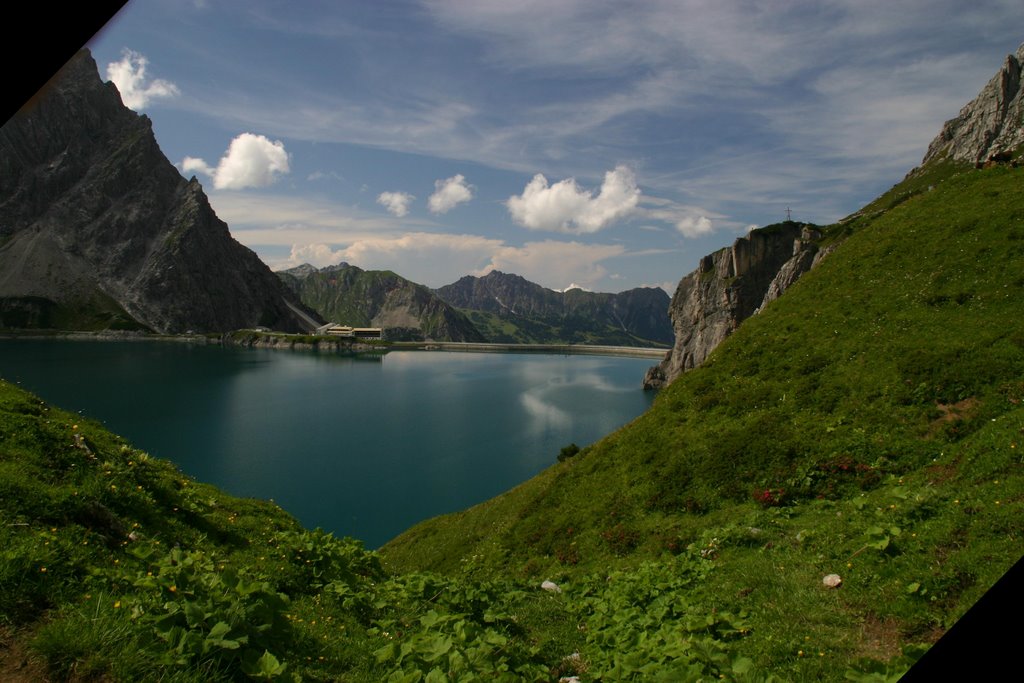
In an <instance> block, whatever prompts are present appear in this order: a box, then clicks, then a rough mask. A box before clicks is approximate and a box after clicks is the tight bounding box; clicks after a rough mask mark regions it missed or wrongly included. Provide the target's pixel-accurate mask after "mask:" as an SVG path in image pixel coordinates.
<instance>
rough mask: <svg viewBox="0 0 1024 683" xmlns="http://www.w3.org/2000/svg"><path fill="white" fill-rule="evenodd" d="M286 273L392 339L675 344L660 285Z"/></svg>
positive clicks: (334, 308) (317, 299) (341, 270)
mask: <svg viewBox="0 0 1024 683" xmlns="http://www.w3.org/2000/svg"><path fill="white" fill-rule="evenodd" d="M278 276H279V277H280V278H281V279H282V281H284V282H285V284H287V285H288V286H289V288H291V290H292V291H293V292H295V293H296V294H297V295H298V296H299V297H300V298H301V300H302V302H303V303H304V304H305V305H306V306H308V307H310V308H312V309H314V310H316V311H317V312H318V313H319V314H320V315H321V316H322V317H324V318H326V319H328V320H332V321H335V322H340V323H344V324H348V325H372V326H375V327H383V328H385V336H386V338H388V339H391V340H435V341H476V342H495V343H514V344H516V343H517V344H556V343H557V344H611V345H616V346H657V345H665V346H668V345H669V344H671V343H672V327H671V323H670V321H669V318H668V304H669V297H668V294H666V293H665V292H664V291H663V290H661V289H658V288H653V287H641V288H637V289H631V290H629V291H626V292H621V293H619V294H606V293H596V292H587V291H584V290H582V289H570V290H568V291H566V292H556V291H554V290H551V289H546V288H544V287H541V286H540V285H538V284H535V283H533V282H530V281H528V280H526V279H525V278H522V277H520V276H518V275H509V274H505V273H500V272H497V271H494V272H491V273H489V274H487V275H486V276H484V277H473V276H469V275H467V276H466V277H463V278H461V279H460V280H459V281H458V282H455V283H453V284H450V285H446V286H444V287H441V288H440V289H437V290H431V289H429V288H427V287H425V286H423V285H419V284H416V283H414V282H411V281H409V280H406V279H405V278H403V277H401V276H399V275H396V274H395V273H392V272H391V271H380V270H362V269H361V268H357V267H355V266H351V265H349V264H347V263H339V264H338V265H336V266H328V267H326V268H319V269H318V268H315V267H313V266H311V265H309V264H303V265H301V266H298V267H295V268H291V269H288V270H284V271H279V272H278Z"/></svg>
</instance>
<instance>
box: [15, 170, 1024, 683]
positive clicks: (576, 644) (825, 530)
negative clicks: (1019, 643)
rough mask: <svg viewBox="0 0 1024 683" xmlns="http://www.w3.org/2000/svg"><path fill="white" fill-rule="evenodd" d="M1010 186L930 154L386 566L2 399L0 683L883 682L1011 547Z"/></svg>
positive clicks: (1021, 445)
mask: <svg viewBox="0 0 1024 683" xmlns="http://www.w3.org/2000/svg"><path fill="white" fill-rule="evenodd" d="M928 174H931V176H930V177H925V176H928ZM1021 180H1022V171H1020V170H1014V169H1008V168H1001V169H990V170H985V171H978V172H975V171H970V172H960V173H957V170H956V169H955V168H952V167H949V168H938V167H936V168H933V169H930V170H927V169H926V171H925V172H924V173H923V174H922V175H919V176H917V177H915V178H914V179H913V180H912V181H908V183H910V184H905V185H903V186H901V187H897V188H894V190H893V192H891V193H889V194H888V195H887V196H886V197H883V198H881V199H880V200H879V202H876V206H874V207H872V208H871V210H870V211H865V212H864V213H863V215H862V216H861V217H859V218H857V219H855V220H853V221H851V222H848V223H846V224H845V225H840V226H835V227H834V228H832V229H831V232H832V234H831V236H830V237H829V239H843V240H844V241H843V244H842V245H841V246H840V247H839V248H838V249H837V250H836V251H835V252H834V253H833V254H832V255H831V256H830V257H829V258H828V259H827V260H826V261H824V262H823V263H822V264H821V266H820V267H819V268H818V269H816V270H815V271H812V272H811V273H810V274H808V275H806V276H805V277H804V279H802V280H801V281H800V282H799V283H798V284H797V285H796V286H794V287H793V288H792V289H791V290H790V291H789V292H788V293H787V294H786V295H785V296H784V297H782V298H781V299H779V300H778V301H776V302H775V303H773V304H772V305H771V306H770V307H768V308H767V309H766V310H765V311H764V312H762V313H761V314H759V315H758V316H755V317H754V318H751V319H750V320H748V321H747V322H745V323H744V325H743V326H742V328H741V329H740V330H739V331H737V332H736V333H735V334H734V335H733V336H732V337H730V339H729V340H727V342H725V343H724V344H723V345H722V347H721V348H720V349H719V350H717V351H716V352H715V354H713V356H712V357H711V359H710V360H709V362H708V363H707V364H706V365H705V366H704V367H702V368H700V369H699V370H696V371H694V372H691V373H688V374H686V375H684V376H683V377H682V378H680V379H679V380H677V381H676V382H675V383H674V384H673V385H672V386H671V387H669V388H668V389H666V390H664V391H663V392H662V393H661V395H660V396H659V397H658V399H657V401H656V402H655V405H654V407H653V408H652V410H650V411H649V412H648V413H647V414H645V415H643V416H641V417H640V418H638V419H637V420H635V421H634V422H633V423H632V424H630V425H628V426H627V427H625V428H624V429H622V430H620V431H618V432H616V433H615V434H613V435H611V436H609V437H607V438H606V439H604V440H602V441H601V442H599V443H597V444H594V445H591V446H589V447H587V448H584V449H583V450H582V451H581V452H579V453H578V454H576V455H575V456H573V457H571V458H568V459H566V460H565V461H564V462H562V463H558V464H556V465H554V466H552V467H551V468H550V469H548V470H547V471H545V472H544V473H542V474H541V475H540V476H538V477H536V478H535V479H533V480H530V481H529V482H526V483H524V484H523V485H521V486H519V487H517V488H516V489H514V490H512V491H510V492H508V493H506V494H504V495H503V496H499V497H498V498H496V499H494V500H492V501H490V502H488V503H485V504H483V505H480V506H477V507H475V508H473V509H471V510H468V511H466V512H463V513H461V514H457V515H449V516H446V517H441V518H438V519H435V520H431V521H429V522H426V523H423V524H421V525H419V526H417V527H415V528H413V529H412V530H410V531H409V532H407V533H406V534H404V535H403V536H401V537H399V538H398V539H396V540H395V541H393V542H392V543H390V544H389V545H388V546H386V547H385V549H384V550H383V552H382V553H381V554H377V553H371V552H367V551H365V550H363V549H362V547H361V545H360V544H359V543H358V542H357V541H352V540H350V539H337V538H334V537H332V536H330V535H328V534H325V533H323V532H321V531H308V530H304V529H302V528H300V527H299V526H298V524H297V523H296V522H295V521H294V520H293V519H292V518H291V517H289V516H288V515H287V514H286V513H285V512H283V511H282V510H280V509H279V508H277V507H276V506H275V505H273V504H271V503H265V502H260V501H253V500H241V499H237V498H233V497H231V496H227V495H225V494H223V493H222V492H220V491H218V490H216V489H214V488H213V487H210V486H206V485H203V484H200V483H197V482H194V481H192V480H190V479H188V478H187V477H185V476H183V475H181V473H180V472H178V471H177V470H176V469H175V468H174V467H173V466H171V465H169V464H167V463H164V462H161V461H158V460H156V459H153V458H150V457H149V456H147V455H146V454H145V453H142V452H140V451H138V450H137V449H135V448H133V447H132V446H131V445H130V444H128V443H126V442H125V441H124V440H123V439H121V438H119V437H117V436H115V435H113V434H110V433H109V432H107V431H106V430H104V429H103V428H102V427H101V426H100V425H98V424H96V423H93V422H90V421H88V420H83V419H82V418H81V416H78V415H75V414H71V413H66V412H63V411H60V410H59V409H57V408H54V407H51V406H49V405H47V404H45V403H44V402H42V401H41V400H40V399H38V398H36V397H33V396H31V395H29V394H27V393H25V392H23V391H21V390H19V389H18V388H16V387H14V386H11V385H9V384H5V383H2V382H0V679H4V680H6V679H13V680H75V681H83V680H112V681H139V680H141V681H148V680H160V681H231V680H249V679H253V678H255V679H264V680H312V681H381V680H387V681H410V682H412V681H449V680H457V681H483V680H486V681H521V680H527V681H552V680H558V679H559V678H560V677H563V676H564V677H569V676H577V677H578V678H579V680H580V681H599V680H600V681H620V680H637V681H640V680H643V681H648V680H665V681H709V680H732V681H771V680H776V681H779V680H837V679H844V678H845V679H847V680H854V681H880V680H893V677H894V676H895V675H897V674H898V673H899V672H901V671H903V670H904V669H905V668H906V667H907V666H908V665H909V663H910V661H911V660H912V659H913V658H914V657H915V656H917V655H918V654H919V653H920V652H921V648H922V647H927V646H928V645H929V644H930V643H932V642H934V641H935V640H936V638H938V637H939V635H940V634H941V633H943V632H944V631H945V630H946V629H947V628H949V626H950V625H951V624H952V623H953V622H954V621H955V620H956V619H957V618H958V617H959V616H961V615H962V614H963V613H964V612H965V610H966V609H967V608H968V607H969V606H970V605H971V604H973V603H974V602H975V601H976V600H977V599H978V598H979V596H981V595H982V594H983V593H984V591H985V590H986V588H987V587H988V586H990V585H991V584H992V583H993V582H994V581H995V580H996V579H997V578H998V577H999V576H1000V574H1001V573H1002V572H1004V571H1005V570H1006V569H1007V568H1008V567H1009V566H1010V565H1011V564H1012V563H1013V562H1014V561H1015V560H1016V559H1017V558H1018V557H1020V556H1021V554H1022V552H1024V523H1022V521H1021V520H1022V519H1024V514H1022V513H1024V476H1022V467H1024V458H1022V449H1024V405H1022V403H1021V402H1022V401H1024V310H1022V309H1024V275H1022V269H1021V267H1020V266H1021V264H1022V262H1024V194H1022V187H1024V186H1022V184H1021ZM929 187H934V189H931V190H929V189H928V188H929ZM555 455H556V454H552V460H554V459H555ZM832 573H835V574H838V575H839V576H841V580H842V585H841V586H840V587H838V588H829V587H826V586H825V585H824V584H823V582H822V578H823V577H824V576H825V575H828V574H832ZM543 580H551V581H554V582H556V583H557V586H558V588H557V590H555V589H554V587H551V586H549V588H552V590H545V589H543V588H542V586H541V582H542V581H543ZM919 646H920V647H919ZM990 659H991V660H992V661H996V658H990Z"/></svg>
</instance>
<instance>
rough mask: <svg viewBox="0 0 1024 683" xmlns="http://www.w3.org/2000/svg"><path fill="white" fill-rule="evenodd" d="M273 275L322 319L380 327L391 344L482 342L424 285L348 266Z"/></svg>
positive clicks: (298, 268) (460, 316) (466, 321)
mask: <svg viewBox="0 0 1024 683" xmlns="http://www.w3.org/2000/svg"><path fill="white" fill-rule="evenodd" d="M277 275H278V277H280V278H281V280H282V281H283V282H284V283H285V284H287V285H288V287H289V288H290V289H291V290H292V291H293V292H295V293H296V294H297V295H298V296H299V297H300V298H301V300H302V302H303V303H304V304H305V305H307V306H309V307H310V308H312V309H314V310H316V311H317V312H318V313H319V314H320V315H321V316H323V317H324V318H325V319H327V320H331V321H333V322H337V323H341V324H343V325H352V326H355V327H363V326H372V327H381V328H383V329H384V337H385V339H389V340H391V341H456V342H483V341H486V339H484V336H483V335H482V334H481V333H480V332H479V331H478V330H477V329H476V327H474V326H473V323H472V322H470V321H469V319H467V318H466V316H465V315H464V314H462V313H460V312H459V311H457V310H456V309H455V308H453V307H452V306H450V305H448V304H447V303H445V302H444V301H442V300H441V299H440V298H439V297H438V296H437V295H436V294H434V292H433V291H431V290H430V289H429V288H428V287H425V286H423V285H419V284H416V283H415V282H411V281H409V280H406V279H405V278H403V277H400V276H398V275H396V274H395V273H392V272H391V271H386V270H363V269H362V268H357V267H355V266H350V265H348V264H347V263H339V264H338V265H336V266H327V267H326V268H320V269H317V268H314V267H313V266H311V265H309V264H308V263H304V264H302V265H301V266H296V267H295V268H290V269H288V270H283V271H280V272H278V273H277Z"/></svg>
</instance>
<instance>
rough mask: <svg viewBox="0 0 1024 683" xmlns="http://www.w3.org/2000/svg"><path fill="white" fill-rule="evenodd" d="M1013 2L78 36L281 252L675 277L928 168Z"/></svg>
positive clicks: (165, 144)
mask: <svg viewBox="0 0 1024 683" xmlns="http://www.w3.org/2000/svg"><path fill="white" fill-rule="evenodd" d="M1020 9H1021V8H1020V0H974V1H972V2H970V3H966V2H963V1H962V0H827V1H824V2H804V1H801V0H778V1H774V0H762V1H760V2H752V1H739V0H642V1H641V0H634V1H629V0H618V1H616V2H607V1H604V0H521V1H519V2H513V1H512V0H473V1H470V0H418V1H414V0H379V1H376V2H369V1H363V0H359V1H356V0H348V1H334V2H329V1H324V2H312V1H305V0H295V1H280V2H278V1H275V2H271V1H267V0H202V1H200V0H196V1H194V2H190V1H188V0H130V1H129V3H128V4H127V5H126V6H125V7H124V9H123V10H122V11H121V12H120V13H118V15H117V16H116V17H114V19H113V20H112V21H111V22H110V23H109V24H108V25H107V27H106V28H104V29H103V31H101V32H100V33H99V34H98V35H97V36H96V37H94V38H93V40H92V41H91V42H90V43H89V47H90V49H91V50H92V52H93V56H94V57H95V59H96V62H97V64H98V66H99V69H100V75H101V76H102V77H103V78H104V80H113V81H114V82H115V83H118V84H119V89H120V90H121V91H122V98H123V99H124V100H125V103H126V104H127V105H129V106H131V107H132V108H133V109H135V110H136V111H139V112H143V113H145V114H146V115H148V116H149V117H150V118H151V119H152V121H153V128H154V131H155V133H156V137H157V141H158V142H159V144H160V146H161V148H162V149H163V151H164V153H165V154H166V155H167V157H168V158H169V159H170V160H171V161H172V162H173V163H175V164H176V165H177V166H178V168H179V170H181V171H182V173H183V175H185V176H186V177H190V176H191V175H193V174H194V175H196V176H197V177H198V178H199V179H200V181H201V182H202V183H203V186H204V188H205V189H206V191H207V193H208V195H209V196H210V200H211V203H212V205H213V207H214V209H215V210H216V211H217V213H218V215H219V216H220V217H221V218H222V219H224V220H225V221H226V222H227V223H228V225H229V226H230V228H231V232H232V234H233V235H234V237H235V238H236V239H237V240H239V241H240V242H242V243H243V244H245V245H247V246H248V247H250V248H252V249H253V250H254V251H256V253H257V254H259V256H260V257H261V258H262V259H263V260H264V261H265V262H266V263H267V264H268V265H270V266H271V267H272V268H274V269H280V268H285V267H288V266H292V265H298V264H299V263H303V262H309V263H313V264H314V265H317V266H324V265H328V264H332V263H337V262H339V261H347V262H349V263H351V264H353V265H357V266H360V267H362V268H367V269H390V270H394V271H396V272H398V273H399V274H401V275H403V276H405V277H407V278H409V279H412V280H414V281H416V282H420V283H423V284H426V285H428V286H431V287H439V286H441V285H445V284H448V283H451V282H454V281H455V280H457V279H458V278H459V277H461V276H462V275H466V274H475V275H481V274H484V273H486V272H488V271H489V270H492V269H497V270H501V271H504V272H512V273H517V274H520V275H523V276H524V277H526V278H528V279H530V280H532V281H534V282H537V283H539V284H542V285H544V286H546V287H550V288H552V289H563V288H565V287H567V286H569V285H578V286H582V287H585V288H587V289H591V290H594V291H610V292H616V291H621V290H624V289H629V288H631V287H638V286H645V285H646V286H661V287H664V288H665V289H666V290H668V291H669V292H670V293H671V292H672V291H673V290H674V288H675V285H676V283H677V282H678V280H679V278H681V277H682V276H683V275H685V274H686V273H688V272H690V271H691V270H693V268H694V267H695V266H696V264H697V261H698V260H699V258H700V257H701V256H703V255H704V254H706V253H709V252H711V251H714V250H715V249H718V248H720V247H723V246H726V245H728V244H730V243H731V242H732V241H733V240H734V239H736V237H737V236H739V235H742V234H744V233H745V232H746V231H747V230H749V229H750V227H752V226H760V225H766V224H770V223H775V222H779V221H781V220H783V219H784V218H785V210H786V208H787V207H790V208H791V209H792V215H793V218H794V219H795V220H801V221H809V222H816V223H823V224H824V223H831V222H834V221H836V220H838V219H840V218H842V217H843V216H845V215H848V214H850V213H853V212H854V211H856V210H857V209H859V208H860V207H861V206H863V205H864V204H866V203H867V202H869V201H870V200H871V199H873V198H874V197H876V196H877V195H879V194H880V193H882V192H883V191H885V190H886V189H888V187H890V186H891V185H892V184H894V183H896V182H898V181H899V180H900V179H901V178H902V177H903V175H904V174H905V173H906V172H907V171H909V170H910V169H911V168H913V167H914V166H915V165H917V164H918V163H919V162H920V160H921V157H922V156H923V155H924V152H925V149H926V147H927V144H928V142H929V141H930V140H931V139H932V138H933V137H934V136H935V135H936V134H937V133H938V131H939V129H940V127H941V125H942V123H943V121H945V120H946V119H949V118H952V117H953V116H955V115H956V113H957V112H958V111H959V109H960V107H962V106H963V105H964V104H966V103H967V102H968V101H969V100H970V99H972V98H973V97H974V96H975V95H976V94H977V92H978V91H979V90H980V89H981V87H982V86H983V85H984V84H985V83H986V82H987V81H988V79H989V78H991V77H992V75H994V74H995V72H996V71H997V69H998V68H999V67H1000V66H1001V64H1002V62H1003V59H1004V58H1005V56H1006V55H1007V54H1009V53H1011V52H1013V51H1015V50H1016V48H1017V46H1018V45H1019V44H1020V43H1021V41H1022V40H1024V31H1022V30H1021V29H1022V28H1024V24H1022V22H1021V11H1020Z"/></svg>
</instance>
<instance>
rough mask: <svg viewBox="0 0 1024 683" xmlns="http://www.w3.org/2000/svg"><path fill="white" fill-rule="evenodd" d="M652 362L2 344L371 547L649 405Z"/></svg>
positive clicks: (154, 433)
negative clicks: (646, 380) (646, 384)
mask: <svg viewBox="0 0 1024 683" xmlns="http://www.w3.org/2000/svg"><path fill="white" fill-rule="evenodd" d="M652 364H653V361H651V360H650V359H636V358H618V357H604V356H583V355H542V354H533V353H501V354H499V353H453V352H449V353H446V352H430V351H398V352H394V351H393V352H390V353H387V354H374V355H368V356H346V355H341V354H338V353H334V352H316V351H284V350H271V349H242V348H223V347H220V346H202V345H193V344H185V343H171V342H153V341H144V342H143V341H121V342H110V341H68V340H41V341H40V340H2V341H0V377H2V378H3V379H6V380H8V381H11V382H16V383H18V384H19V385H20V386H22V387H23V388H25V389H28V390H29V391H32V392H34V393H36V394H38V395H39V396H41V397H42V398H43V399H45V400H46V401H48V402H49V403H51V404H53V405H56V406H59V407H61V408H64V409H66V410H71V411H75V412H80V413H82V414H83V415H85V416H87V417H91V418H93V419H97V420H100V421H102V422H103V423H104V424H105V425H106V426H107V427H108V428H109V429H110V430H112V431H114V432H116V433H118V434H121V435H123V436H125V437H127V438H128V439H129V440H130V441H131V442H132V444H133V445H135V446H136V447H137V448H141V449H142V450H145V451H147V452H149V453H151V454H152V455H155V456H158V457H161V458H164V459H167V460H170V461H172V462H174V463H175V464H177V465H178V466H179V467H180V468H181V470H182V471H183V472H185V473H186V474H189V475H191V476H193V477H195V478H196V479H198V480H200V481H204V482H208V483H211V484H214V485H216V486H218V487H220V488H222V489H223V490H225V491H227V492H229V493H232V494H234V495H237V496H248V497H255V498H262V499H273V500H274V501H275V502H276V503H278V504H279V505H281V506H282V507H283V508H284V509H285V510H287V511H288V512H289V513H291V514H292V515H294V516H295V517H297V518H298V519H299V520H300V521H301V522H302V523H303V524H304V525H305V526H307V527H309V528H312V527H317V526H319V527H322V528H324V529H326V530H329V531H332V532H334V534H335V535H337V536H353V537H355V538H359V539H361V540H362V541H363V542H364V543H365V544H366V545H367V547H369V548H376V547H379V546H380V545H381V544H383V543H384V542H385V541H387V540H388V539H390V538H392V537H394V536H395V535H397V534H398V533H400V532H401V531H403V530H405V529H407V528H408V527H410V526H412V525H413V524H415V523H416V522H419V521H421V520H423V519H426V518H429V517H433V516H435V515H439V514H442V513H445V512H452V511H456V510H461V509H464V508H467V507H469V506H471V505H474V504H476V503H479V502H482V501H484V500H487V499H488V498H491V497H493V496H495V495H497V494H499V493H501V492H503V491H506V490H508V489H510V488H512V487H513V486H515V485H516V484H519V483H521V482H522V481H525V480H526V479H528V478H530V477H531V476H533V475H534V474H536V473H538V472H540V471H541V470H542V469H544V468H545V467H547V466H549V465H551V464H552V463H554V462H555V461H556V458H557V456H558V451H559V449H561V447H562V446H565V445H568V444H569V443H572V442H574V443H576V444H578V445H580V446H585V445H587V444H589V443H592V442H594V441H596V440H598V439H600V438H601V437H603V436H605V435H607V434H609V433H610V432H612V431H614V430H615V429H617V428H618V427H620V426H622V425H623V424H625V423H627V422H629V421H630V420H632V419H633V418H635V417H637V416H639V415H640V414H641V413H642V412H644V411H645V410H646V409H647V408H648V406H649V405H650V402H651V400H652V399H653V395H652V394H651V393H650V392H644V391H643V390H642V389H641V381H642V379H643V375H644V371H645V370H646V369H647V368H648V367H649V366H650V365H652Z"/></svg>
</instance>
